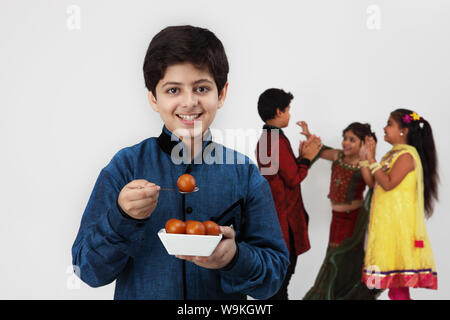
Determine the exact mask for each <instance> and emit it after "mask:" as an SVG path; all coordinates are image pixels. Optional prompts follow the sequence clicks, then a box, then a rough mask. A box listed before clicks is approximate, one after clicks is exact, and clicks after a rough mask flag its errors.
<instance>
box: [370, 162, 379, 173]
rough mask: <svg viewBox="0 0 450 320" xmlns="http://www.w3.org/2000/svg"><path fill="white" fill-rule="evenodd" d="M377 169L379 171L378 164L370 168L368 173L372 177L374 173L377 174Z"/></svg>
mask: <svg viewBox="0 0 450 320" xmlns="http://www.w3.org/2000/svg"><path fill="white" fill-rule="evenodd" d="M379 169H381V164H379V163H378V162H377V163H376V165H375V166H372V167H371V168H370V172H371V173H372V175H374V174H375V172H377V171H378V170H379Z"/></svg>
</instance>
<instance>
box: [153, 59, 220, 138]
mask: <svg viewBox="0 0 450 320" xmlns="http://www.w3.org/2000/svg"><path fill="white" fill-rule="evenodd" d="M227 88H228V83H227V84H226V85H225V87H224V88H223V90H222V92H221V93H220V95H219V93H218V90H217V85H216V83H215V81H214V78H213V76H212V75H211V73H210V72H209V70H208V69H200V68H197V67H195V66H194V65H193V64H191V63H180V64H175V65H171V66H169V67H167V69H166V72H165V74H164V77H163V78H162V79H161V80H160V81H159V82H158V84H157V85H156V89H155V91H156V95H154V94H153V93H152V92H149V100H150V104H151V106H152V108H153V109H154V110H155V111H156V112H159V114H160V115H161V118H162V120H163V121H164V124H165V125H166V127H167V129H168V130H169V131H171V132H172V133H174V134H175V135H177V136H178V137H180V138H182V137H186V136H189V137H191V138H194V137H196V136H199V135H200V134H203V133H204V132H205V131H206V130H207V129H208V128H209V126H210V125H211V123H212V122H213V120H214V117H215V115H216V112H217V110H218V109H220V108H221V107H222V105H223V103H224V101H225V97H226V93H227ZM194 128H195V129H196V130H194ZM200 128H201V132H200Z"/></svg>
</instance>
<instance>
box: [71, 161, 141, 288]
mask: <svg viewBox="0 0 450 320" xmlns="http://www.w3.org/2000/svg"><path fill="white" fill-rule="evenodd" d="M122 179H123V177H120V176H119V177H113V174H112V173H110V172H109V171H108V170H107V169H103V170H102V171H101V173H100V175H99V177H98V179H97V182H96V184H95V187H94V189H93V191H92V194H91V197H90V199H89V201H88V204H87V207H86V210H85V211H84V214H83V218H82V221H81V226H80V229H79V231H78V235H77V237H76V240H75V242H74V244H73V247H72V258H73V265H74V266H77V267H78V270H79V272H80V274H79V276H80V278H81V279H82V280H83V281H84V282H85V283H87V284H88V285H90V286H92V287H98V286H102V285H106V284H108V283H110V282H112V281H114V280H115V279H116V277H117V276H118V274H119V273H120V272H121V271H122V270H123V269H124V267H125V266H126V264H127V262H128V259H129V257H130V256H133V255H134V253H135V252H136V250H138V249H139V245H140V243H141V242H142V240H143V232H144V229H145V228H143V226H144V225H145V222H146V221H145V220H134V219H131V218H127V217H125V216H124V215H123V214H122V213H121V212H120V209H119V206H118V204H117V197H118V195H119V193H120V190H121V189H122V187H123V186H124V185H125V184H126V183H127V182H126V181H116V180H122Z"/></svg>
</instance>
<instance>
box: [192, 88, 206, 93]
mask: <svg viewBox="0 0 450 320" xmlns="http://www.w3.org/2000/svg"><path fill="white" fill-rule="evenodd" d="M195 91H197V92H198V93H206V92H208V91H209V88H208V87H198V88H196V89H195Z"/></svg>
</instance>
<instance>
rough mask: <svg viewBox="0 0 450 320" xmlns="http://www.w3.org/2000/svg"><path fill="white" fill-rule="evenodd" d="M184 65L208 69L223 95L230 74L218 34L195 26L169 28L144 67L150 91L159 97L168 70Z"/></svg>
mask: <svg viewBox="0 0 450 320" xmlns="http://www.w3.org/2000/svg"><path fill="white" fill-rule="evenodd" d="M184 62H190V63H192V64H193V65H194V66H196V67H197V68H200V69H202V68H207V69H208V70H209V72H210V73H211V75H212V76H213V78H214V81H215V82H216V85H217V89H218V92H219V95H220V93H221V91H222V89H223V87H224V86H225V84H226V82H227V76H228V71H229V67H228V59H227V56H226V54H225V49H224V47H223V45H222V42H220V40H219V39H218V38H217V37H216V36H215V35H214V33H212V32H211V31H209V30H207V29H202V28H198V27H193V26H172V27H167V28H165V29H163V30H161V31H160V32H159V33H158V34H156V35H155V36H154V37H153V39H152V41H151V42H150V45H149V47H148V50H147V54H146V55H145V60H144V67H143V69H144V78H145V86H146V87H147V89H148V90H149V91H151V92H152V93H153V94H154V95H155V97H156V92H155V88H156V85H157V84H158V82H159V80H161V79H162V78H163V77H164V74H165V72H166V69H167V67H169V66H171V65H174V64H177V63H184Z"/></svg>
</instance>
